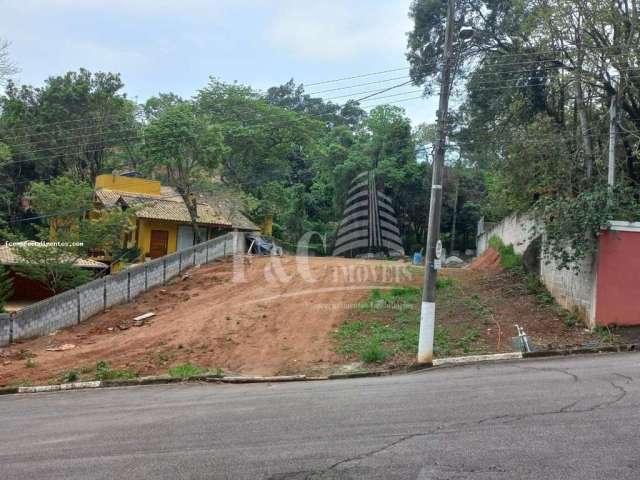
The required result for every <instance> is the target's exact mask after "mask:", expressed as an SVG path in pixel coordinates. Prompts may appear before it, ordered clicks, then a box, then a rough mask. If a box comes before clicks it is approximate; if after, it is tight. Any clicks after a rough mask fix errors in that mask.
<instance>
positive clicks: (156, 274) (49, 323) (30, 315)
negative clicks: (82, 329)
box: [0, 232, 244, 346]
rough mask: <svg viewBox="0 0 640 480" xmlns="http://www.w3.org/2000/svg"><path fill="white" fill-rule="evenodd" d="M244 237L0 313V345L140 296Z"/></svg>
mask: <svg viewBox="0 0 640 480" xmlns="http://www.w3.org/2000/svg"><path fill="white" fill-rule="evenodd" d="M241 245H244V235H243V234H242V233H237V232H235V233H229V234H226V235H224V236H222V237H218V238H215V239H213V240H209V241H207V242H204V244H200V245H197V246H194V247H191V248H189V249H187V250H183V251H181V252H177V253H174V254H171V255H168V256H166V257H162V258H157V259H155V260H152V261H150V262H146V263H144V264H142V265H137V266H134V267H132V268H130V269H128V270H125V271H123V272H120V273H118V274H115V275H107V276H106V277H104V278H99V279H96V280H93V281H92V282H89V283H87V284H85V285H82V286H80V287H78V288H76V289H73V290H69V291H67V292H63V293H61V294H58V295H56V296H54V297H51V298H48V299H46V300H43V301H41V302H38V303H34V304H33V305H30V306H28V307H26V308H24V309H22V310H20V311H18V312H16V313H13V314H11V315H7V314H0V346H4V345H7V344H9V343H10V342H12V341H15V340H22V339H26V338H31V337H36V336H41V335H47V334H48V333H51V332H53V331H54V330H58V329H61V328H65V327H69V326H71V325H75V324H77V323H79V322H81V321H84V320H86V319H88V318H90V317H92V316H93V315H95V314H97V313H100V312H102V311H104V309H105V308H108V307H111V306H113V305H117V304H120V303H125V302H127V301H129V300H131V299H133V298H135V297H136V296H137V295H139V294H140V293H142V292H144V291H146V290H148V289H151V288H153V287H155V286H158V285H162V284H163V283H165V282H166V281H167V280H169V279H170V278H172V277H175V276H177V275H178V274H180V272H181V271H184V270H187V269H188V268H191V267H192V266H193V265H194V263H199V264H204V263H206V261H207V260H208V261H209V262H212V261H214V260H216V259H218V258H222V257H223V256H225V255H233V254H234V253H235V252H236V251H238V252H241V251H243V250H242V249H241V248H242V247H241Z"/></svg>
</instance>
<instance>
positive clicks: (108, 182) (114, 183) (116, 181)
mask: <svg viewBox="0 0 640 480" xmlns="http://www.w3.org/2000/svg"><path fill="white" fill-rule="evenodd" d="M98 188H107V189H109V190H119V191H122V192H132V193H146V194H149V195H160V182H159V181H157V180H147V179H145V178H136V177H123V176H121V175H112V174H110V173H106V174H104V175H98V176H97V177H96V189H98Z"/></svg>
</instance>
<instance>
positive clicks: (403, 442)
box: [0, 354, 640, 480]
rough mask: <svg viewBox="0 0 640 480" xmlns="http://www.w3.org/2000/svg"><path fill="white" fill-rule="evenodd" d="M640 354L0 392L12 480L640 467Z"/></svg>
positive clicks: (0, 453)
mask: <svg viewBox="0 0 640 480" xmlns="http://www.w3.org/2000/svg"><path fill="white" fill-rule="evenodd" d="M639 402H640V354H618V355H598V356H575V357H570V358H562V359H553V360H529V361H521V362H514V363H502V364H493V365H473V366H467V367H457V368H446V369H445V368H443V369H437V370H431V371H426V372H419V373H414V374H409V375H402V376H393V377H383V378H365V379H355V380H339V381H333V382H315V383H312V382H309V383H288V384H273V385H240V386H235V385H210V384H206V385H167V386H149V387H135V388H120V389H104V390H91V391H73V392H61V393H52V394H39V395H20V396H7V397H2V398H0V422H2V423H1V426H0V445H1V448H0V478H2V479H22V480H23V479H43V478H46V479H115V478H117V479H120V478H123V479H124V478H126V479H149V478H162V479H182V478H189V479H199V478H206V479H245V478H246V479H259V478H270V479H288V480H293V479H355V478H365V479H419V480H427V479H466V478H469V479H489V478H491V479H493V478H497V479H509V480H513V479H525V478H531V479H534V478H535V479H537V480H540V479H563V480H564V479H580V480H587V479H598V480H600V479H609V478H610V479H634V480H635V479H638V478H640V409H639V408H638V407H639Z"/></svg>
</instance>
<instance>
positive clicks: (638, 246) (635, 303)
mask: <svg viewBox="0 0 640 480" xmlns="http://www.w3.org/2000/svg"><path fill="white" fill-rule="evenodd" d="M612 223H613V224H614V225H612V229H611V230H608V231H606V232H602V234H601V235H600V238H599V239H598V240H599V245H598V279H597V284H598V288H597V295H596V314H595V317H596V323H597V324H599V325H619V326H631V325H640V254H639V252H640V223H628V222H612ZM616 224H617V225H616ZM623 224H626V225H623Z"/></svg>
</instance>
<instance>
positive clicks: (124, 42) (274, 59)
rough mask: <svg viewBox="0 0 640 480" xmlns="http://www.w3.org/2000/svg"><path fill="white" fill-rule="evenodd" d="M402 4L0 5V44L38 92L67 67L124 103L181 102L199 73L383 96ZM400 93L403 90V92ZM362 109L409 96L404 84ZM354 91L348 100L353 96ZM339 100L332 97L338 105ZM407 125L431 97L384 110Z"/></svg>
mask: <svg viewBox="0 0 640 480" xmlns="http://www.w3.org/2000/svg"><path fill="white" fill-rule="evenodd" d="M410 3H411V0H297V1H295V0H209V1H206V0H128V1H127V0H0V36H1V37H4V38H5V39H7V40H9V41H10V42H11V47H10V53H11V56H12V57H13V59H14V61H15V62H16V63H17V65H18V67H19V68H20V73H19V74H18V75H17V76H16V77H15V79H16V80H17V81H18V82H19V83H26V84H31V85H36V86H40V85H42V84H43V82H44V80H45V79H46V78H47V77H48V76H51V75H58V74H62V73H64V72H66V71H70V70H77V69H79V68H80V67H84V68H87V69H89V70H91V71H111V72H119V73H120V74H121V75H122V79H123V81H124V83H125V92H126V93H127V95H128V96H129V97H130V98H133V99H136V100H138V101H139V102H143V101H144V100H146V99H147V98H149V97H150V96H153V95H156V94H157V93H159V92H169V91H171V92H175V93H177V94H179V95H181V96H183V97H190V96H191V95H193V94H194V93H195V92H196V91H197V90H198V89H200V88H202V87H204V86H205V85H206V84H207V82H208V79H209V77H210V76H213V77H216V78H218V79H220V80H223V81H226V82H232V81H237V82H239V83H242V84H247V85H251V86H252V87H254V88H256V89H261V90H265V89H266V88H268V87H270V86H274V85H280V84H282V83H285V82H287V81H288V80H289V79H291V78H293V79H294V80H295V81H296V83H304V84H307V85H308V84H312V83H316V82H323V81H327V80H333V79H338V78H343V77H350V76H356V75H364V74H368V73H372V72H379V71H383V70H390V69H400V68H407V70H398V71H394V72H389V73H386V74H381V75H372V76H368V77H363V78H359V79H352V80H345V81H341V82H335V83H327V84H321V85H315V86H309V87H307V88H306V91H307V92H310V93H313V92H317V91H319V90H327V89H333V88H343V90H335V91H333V92H326V93H323V94H322V95H321V96H324V97H325V98H333V97H338V96H341V95H345V94H350V93H358V92H363V91H369V90H373V89H376V88H384V87H386V86H391V85H394V84H396V83H401V82H402V81H403V79H397V80H394V81H388V82H383V83H380V84H373V85H367V86H360V87H353V88H351V89H346V88H344V87H348V86H352V85H356V84H359V83H365V82H373V81H381V80H388V79H391V78H398V77H402V76H406V75H407V74H408V64H407V61H406V58H405V51H406V33H407V32H408V31H409V30H411V28H412V24H411V20H410V19H409V17H408V11H409V5H410ZM403 92H407V93H406V94H404V93H403ZM396 93H402V94H401V95H398V96H395V97H389V98H386V99H381V100H379V101H370V103H363V105H375V104H376V103H383V102H384V101H388V102H396V101H398V100H403V99H406V98H410V97H416V96H419V95H420V92H419V90H418V88H417V87H412V86H408V87H404V88H399V89H397V90H394V91H393V92H389V93H387V94H382V95H380V96H383V95H391V94H396ZM364 95H366V94H359V95H354V97H355V98H358V97H361V96H364ZM344 100H345V98H335V99H334V101H336V102H343V101H344ZM396 104H397V105H399V106H402V107H403V108H405V109H406V110H407V114H408V115H409V117H410V118H411V119H412V121H413V122H414V124H417V123H419V122H424V121H429V122H432V121H434V119H435V111H436V108H437V102H436V99H434V98H430V99H427V100H424V99H415V100H410V101H404V102H398V103H396Z"/></svg>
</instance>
